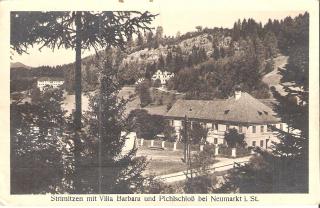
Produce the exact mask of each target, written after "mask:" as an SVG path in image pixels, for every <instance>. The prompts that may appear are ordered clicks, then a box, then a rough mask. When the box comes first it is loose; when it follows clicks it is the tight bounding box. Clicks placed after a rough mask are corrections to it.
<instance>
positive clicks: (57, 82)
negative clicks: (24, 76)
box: [37, 77, 64, 91]
mask: <svg viewBox="0 0 320 208" xmlns="http://www.w3.org/2000/svg"><path fill="white" fill-rule="evenodd" d="M63 84H64V79H63V78H60V77H41V78H39V79H38V80H37V87H38V88H39V89H40V91H43V89H44V88H45V87H47V86H49V87H52V88H57V87H60V86H61V85H63Z"/></svg>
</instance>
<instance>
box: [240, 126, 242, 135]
mask: <svg viewBox="0 0 320 208" xmlns="http://www.w3.org/2000/svg"><path fill="white" fill-rule="evenodd" d="M239 133H242V126H241V125H239Z"/></svg>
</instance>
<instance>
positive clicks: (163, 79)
mask: <svg viewBox="0 0 320 208" xmlns="http://www.w3.org/2000/svg"><path fill="white" fill-rule="evenodd" d="M172 77H174V73H171V72H168V71H164V72H162V71H160V70H158V71H156V73H154V74H153V75H152V77H151V79H152V80H153V81H156V80H157V79H159V80H160V83H161V85H165V84H166V83H167V81H168V80H169V79H171V78H172Z"/></svg>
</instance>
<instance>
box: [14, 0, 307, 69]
mask: <svg viewBox="0 0 320 208" xmlns="http://www.w3.org/2000/svg"><path fill="white" fill-rule="evenodd" d="M171 2H176V3H177V4H179V2H180V3H182V2H183V5H185V7H181V6H180V7H179V9H177V8H178V5H176V6H177V7H175V5H173V4H169V3H168V0H161V4H160V3H158V4H155V6H153V7H152V8H151V9H150V10H151V11H152V12H153V13H154V12H156V13H159V16H157V18H156V19H155V20H154V22H153V26H154V27H156V26H159V25H161V26H162V27H163V29H164V34H165V35H176V33H177V31H180V32H181V34H183V33H185V32H188V31H193V30H195V26H197V25H201V26H203V27H208V28H213V27H226V28H231V27H232V26H233V24H234V22H235V21H237V20H238V19H243V18H247V19H248V18H253V19H255V20H256V21H257V22H262V23H263V24H264V23H266V22H267V21H268V19H269V18H271V19H283V18H285V17H287V16H292V17H295V16H297V15H298V14H299V13H304V11H305V10H301V9H297V8H290V9H285V8H283V5H282V6H281V5H278V7H276V5H275V4H276V3H275V2H273V4H272V5H274V7H273V6H272V5H271V6H270V5H269V4H268V6H269V7H268V8H266V6H264V5H263V4H261V2H260V4H259V5H257V6H256V7H253V6H254V5H252V4H250V6H248V9H247V10H244V9H239V8H238V7H237V6H236V5H234V4H232V3H231V1H229V4H219V5H218V6H212V5H211V6H210V7H208V6H207V5H208V4H209V5H210V3H208V4H205V3H204V4H199V1H179V0H178V1H171ZM204 2H208V1H207V0H204ZM240 2H243V3H245V1H240ZM180 5H181V4H180ZM263 6H264V7H263ZM261 7H263V8H266V9H265V10H263V9H262V8H261ZM300 8H301V7H300ZM28 52H29V54H24V55H17V54H14V55H13V59H12V60H11V62H22V63H24V64H26V65H28V66H33V67H34V66H40V65H51V66H54V65H59V64H66V63H71V62H73V61H74V60H75V53H74V51H72V50H65V49H60V50H55V51H54V52H52V51H51V50H50V49H47V48H44V49H42V51H41V52H39V51H38V47H34V48H30V49H29V50H28ZM92 53H93V51H85V52H84V54H83V56H86V55H89V54H92Z"/></svg>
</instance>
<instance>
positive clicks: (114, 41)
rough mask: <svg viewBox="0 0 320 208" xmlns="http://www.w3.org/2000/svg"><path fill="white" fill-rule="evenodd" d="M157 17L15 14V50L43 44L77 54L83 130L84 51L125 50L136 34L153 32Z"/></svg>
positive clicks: (77, 124)
mask: <svg viewBox="0 0 320 208" xmlns="http://www.w3.org/2000/svg"><path fill="white" fill-rule="evenodd" d="M154 17H155V15H152V14H150V13H149V12H144V13H141V12H137V11H130V12H129V11H128V12H80V11H79V12H12V13H11V39H10V44H11V49H13V50H14V51H16V52H17V53H19V54H22V53H26V52H27V49H28V47H30V46H31V47H33V45H36V44H39V45H41V47H40V49H42V48H43V47H48V48H51V49H52V50H54V49H59V48H60V47H64V48H67V49H68V48H71V49H73V50H75V52H76V61H75V88H74V90H75V94H76V111H75V127H76V128H78V129H80V128H81V113H82V111H81V50H86V49H90V48H93V49H95V50H96V52H98V50H99V48H101V47H106V46H113V47H120V48H124V46H125V45H126V42H127V41H128V40H130V38H131V36H132V34H134V33H137V32H139V30H141V29H142V30H149V29H150V28H149V27H148V25H149V24H150V23H151V21H152V20H153V18H154Z"/></svg>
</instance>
